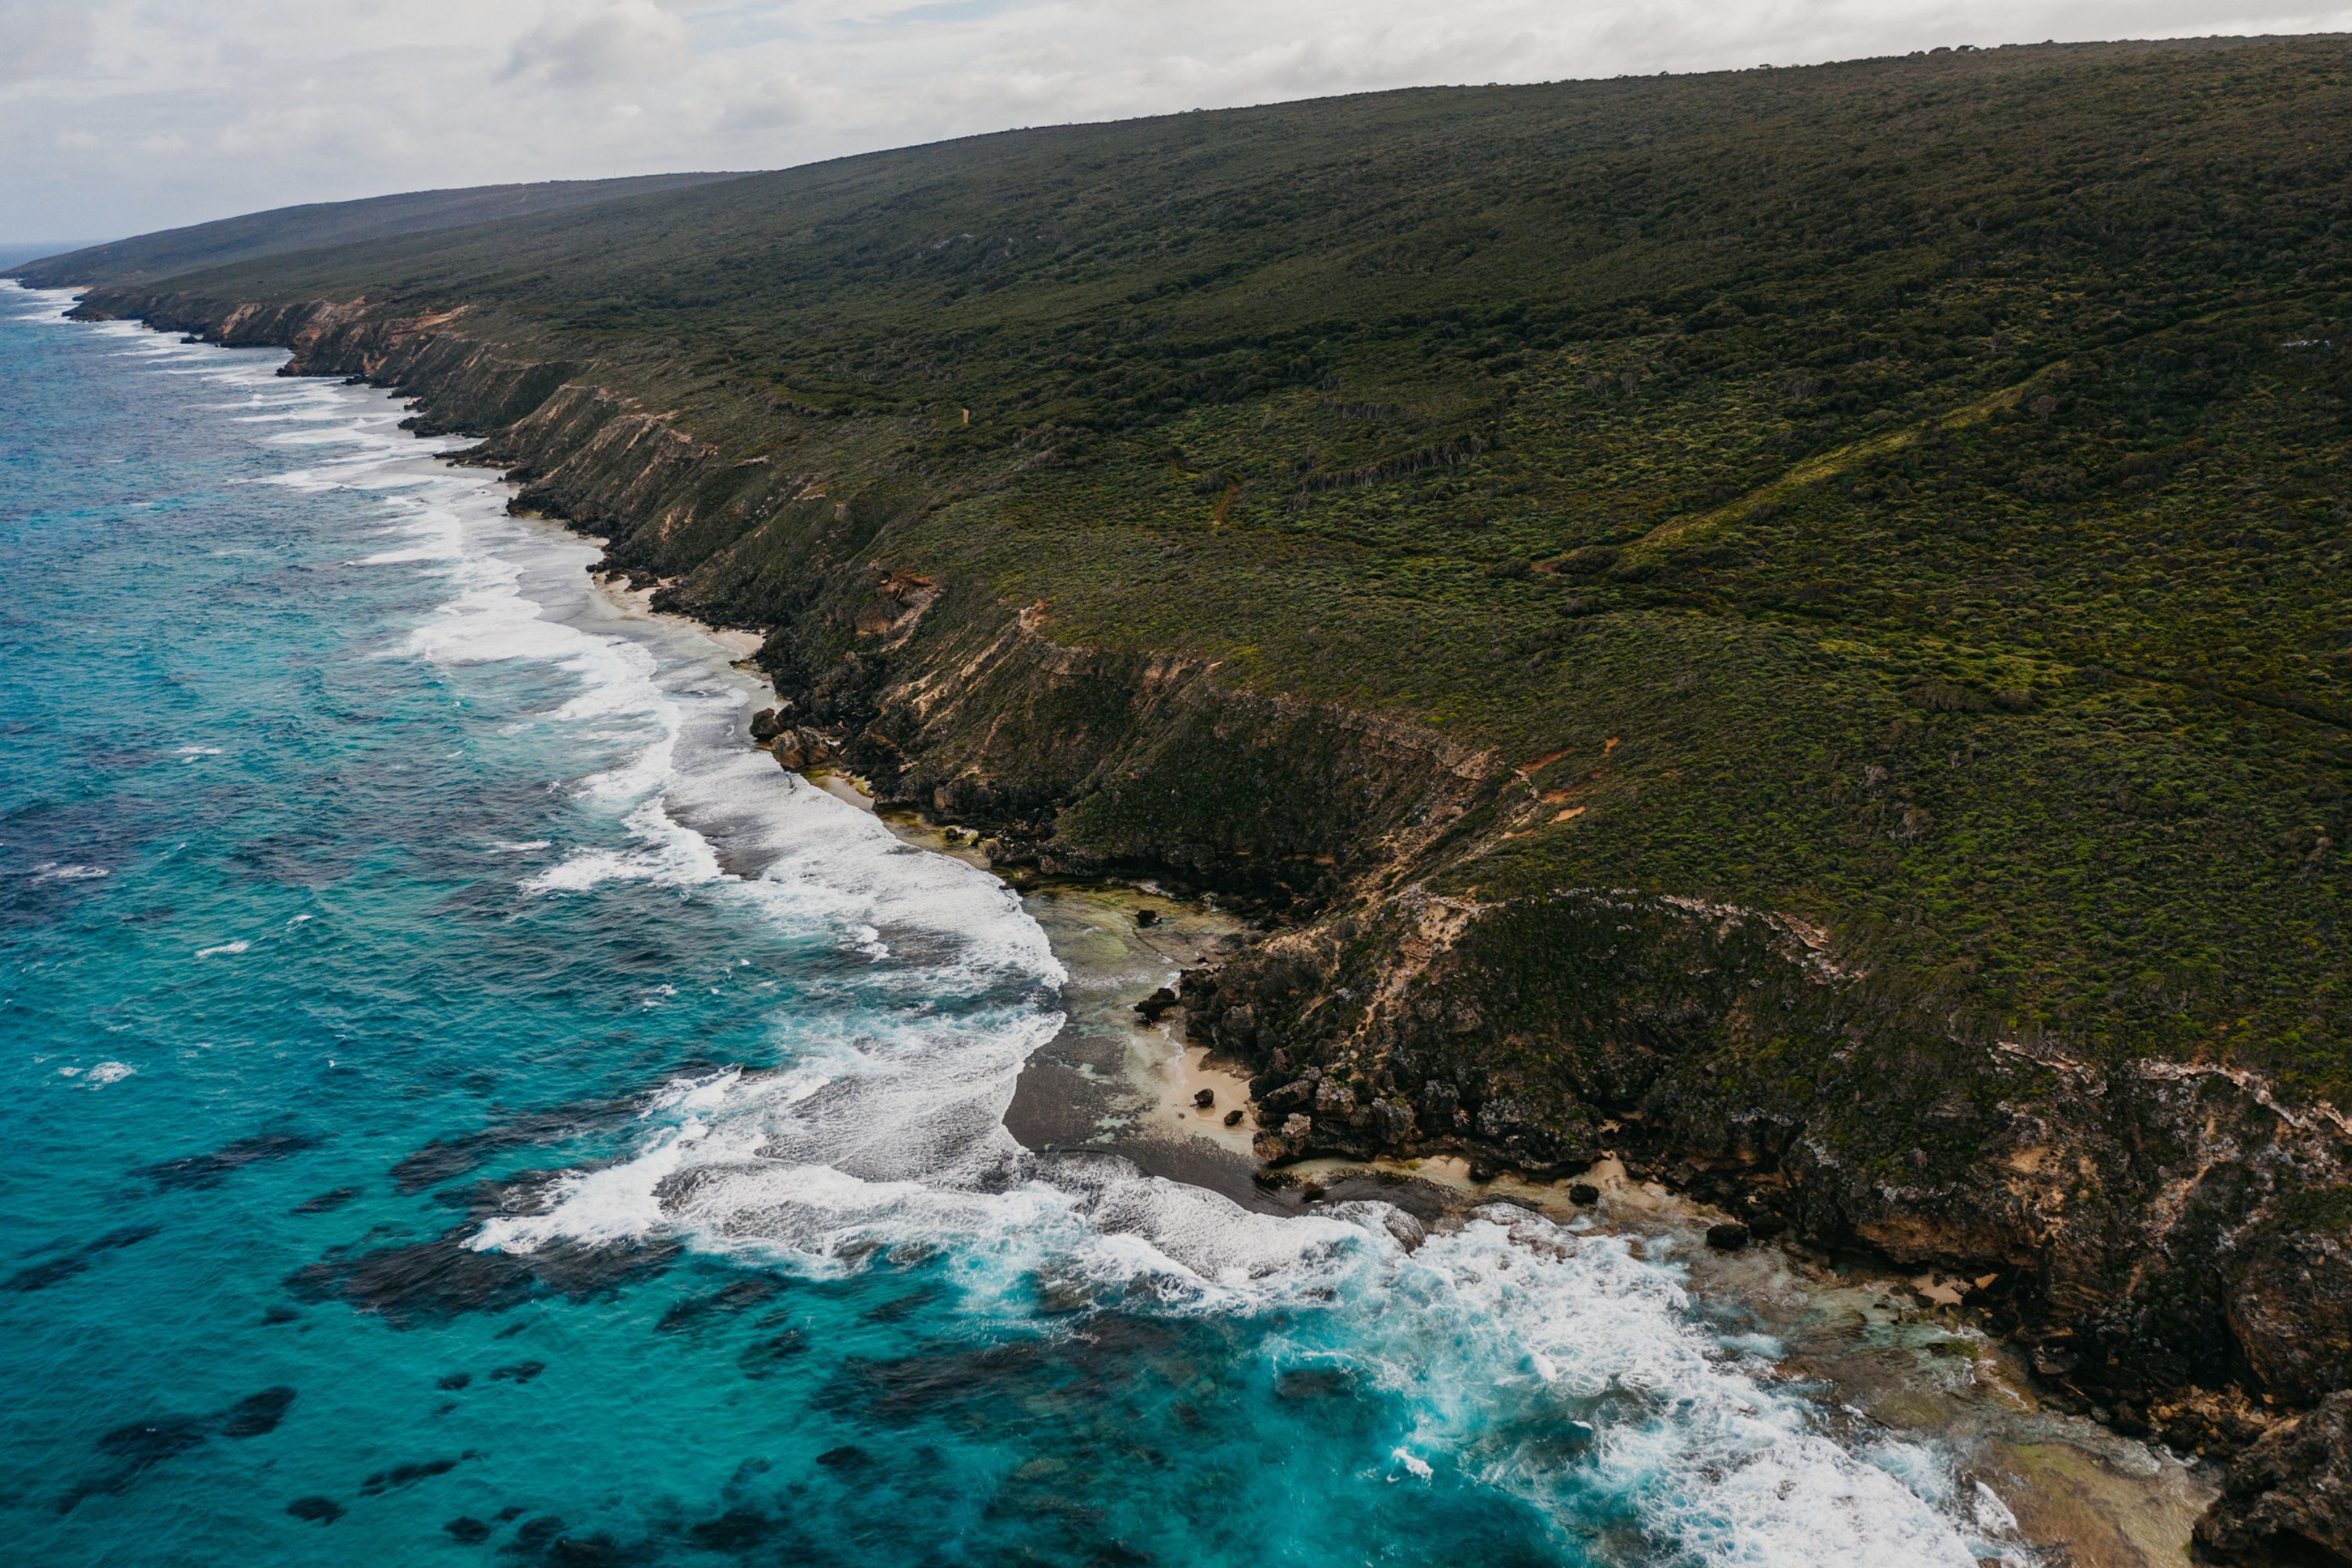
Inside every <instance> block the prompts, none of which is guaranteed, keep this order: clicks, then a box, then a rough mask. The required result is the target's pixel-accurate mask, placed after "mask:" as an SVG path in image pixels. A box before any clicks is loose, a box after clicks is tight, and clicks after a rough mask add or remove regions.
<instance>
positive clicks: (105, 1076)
mask: <svg viewBox="0 0 2352 1568" xmlns="http://www.w3.org/2000/svg"><path fill="white" fill-rule="evenodd" d="M138 1070H139V1069H138V1068H135V1067H132V1066H131V1065H130V1064H129V1063H127V1062H100V1063H99V1064H98V1065H97V1066H96V1067H94V1068H90V1069H89V1083H90V1085H91V1087H93V1088H97V1087H100V1086H102V1085H105V1084H110V1083H121V1081H122V1080H123V1079H126V1078H129V1077H131V1075H132V1074H133V1073H135V1072H137V1071H138Z"/></svg>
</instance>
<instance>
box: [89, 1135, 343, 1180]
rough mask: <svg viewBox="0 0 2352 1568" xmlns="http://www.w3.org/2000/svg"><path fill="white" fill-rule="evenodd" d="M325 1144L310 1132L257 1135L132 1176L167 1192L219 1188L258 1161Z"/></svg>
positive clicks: (139, 1169)
mask: <svg viewBox="0 0 2352 1568" xmlns="http://www.w3.org/2000/svg"><path fill="white" fill-rule="evenodd" d="M321 1142H325V1140H323V1139H320V1138H316V1137H313V1136H312V1135H310V1133H307V1132H258V1133H256V1134H254V1135H253V1136H252V1137H250V1138H239V1139H237V1140H236V1142H230V1143H224V1144H222V1145H221V1146H220V1147H219V1148H217V1149H215V1150H214V1151H213V1152H211V1153H209V1154H187V1155H183V1156H182V1157H181V1158H179V1159H177V1160H164V1161H162V1162H159V1163H156V1164H152V1165H141V1166H138V1167H136V1168H134V1169H133V1170H132V1171H131V1174H132V1175H134V1176H145V1177H146V1178H147V1179H148V1180H150V1181H152V1182H153V1183H154V1184H155V1185H156V1186H157V1188H159V1189H161V1190H163V1191H165V1192H170V1191H174V1190H181V1189H186V1188H193V1187H210V1186H216V1185H218V1184H219V1183H220V1182H221V1180H222V1178H224V1177H225V1176H226V1175H227V1174H228V1173H230V1172H231V1171H236V1170H242V1169H243V1168H244V1167H246V1166H247V1165H250V1164H253V1163H256V1162H257V1161H261V1160H283V1159H285V1158H287V1157H288V1156H289V1155H291V1154H299V1153H301V1152H304V1151H305V1150H309V1149H316V1148H317V1147H319V1145H320V1143H321Z"/></svg>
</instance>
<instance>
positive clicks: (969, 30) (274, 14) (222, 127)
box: [0, 0, 2352, 245]
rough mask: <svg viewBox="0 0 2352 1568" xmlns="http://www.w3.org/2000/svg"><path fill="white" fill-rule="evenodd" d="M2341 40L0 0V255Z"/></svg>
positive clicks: (1586, 1)
mask: <svg viewBox="0 0 2352 1568" xmlns="http://www.w3.org/2000/svg"><path fill="white" fill-rule="evenodd" d="M2347 30H2352V0H2345V3H2343V4H2337V5H2332V6H2331V5H2329V3H2328V0H2302V3H2301V4H2300V5H2298V4H2297V3H2296V0H1714V3H1701V0H931V3H929V4H914V5H891V4H888V3H887V0H0V147H5V149H6V152H5V154H0V245H5V244H9V243H11V242H14V243H17V244H22V243H25V242H37V241H59V242H62V241H68V240H74V241H89V240H98V239H105V238H113V237H121V236H122V235H127V234H134V233H142V232H145V231H147V230H150V229H155V228H163V227H169V226H175V225H179V224H186V223H195V222H200V221H203V220H204V219H206V218H213V217H225V216H231V215H233V214H236V213H242V212H251V211H256V210H258V209H261V208H266V207H274V206H284V205H291V204H293V203H297V202H309V201H332V200H342V199H346V198H350V197H354V196H362V195H381V194H383V193H386V192H392V191H404V190H418V189H424V188H428V187H434V186H446V185H469V184H492V183H498V182H503V181H509V180H543V179H564V178H584V177H593V176H597V175H605V174H653V173H657V172H661V171H666V170H677V169H764V168H780V167H782V166H784V165H787V164H792V163H807V162H809V161H811V160H814V159H819V158H827V157H834V156H837V155H839V154H842V153H858V152H866V151H870V150H873V149H876V148H881V147H896V146H905V145H908V144H910V143H914V142H930V141H937V140H939V139H940V138H942V137H950V136H960V135H967V134H971V133H972V132H984V131H997V130H1004V129H1008V128H1011V127H1015V126H1028V125H1045V124H1057V123H1064V122H1067V121H1089V120H1110V119H1123V118H1128V117H1131V116H1135V115H1143V114H1160V113H1168V112H1172V111H1175V110H1186V109H1214V108H1224V107H1229V106H1232V105H1236V104H1248V103H1266V102H1272V101H1276V100H1286V99H1298V98H1313V97H1320V96H1323V95H1326V94H1330V93H1339V92H1355V91H1361V90H1365V89H1378V88H1391V87H1408V86H1417V85H1428V84H1436V83H1463V82H1472V83H1475V82H1488V81H1514V82H1523V81H1547V80H1557V79H1562V78H1571V77H1612V76H1622V75H1628V74H1632V75H1648V74H1652V73H1655V72H1658V71H1662V70H1671V71H1691V70H1714V69H1721V68H1739V67H1747V66H1755V65H1764V64H1770V65H1802V64H1810V63H1813V62H1816V61H1821V60H1832V59H1849V58H1858V57H1864V56H1870V55H1885V54H1902V53H1907V52H1908V51H1910V50H1913V49H1918V48H1931V47H1936V46H1937V45H1957V44H1976V45H1979V46H1990V45H1994V44H2001V43H2034V42H2039V41H2041V40H2042V39H2045V38H2056V39H2062V40H2072V39H2087V38H2114V37H2190V36H2197V35H2201V34H2216V33H2227V34H2250V33H2297V32H2337V31H2347Z"/></svg>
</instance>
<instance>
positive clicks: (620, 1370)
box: [0, 289, 2022, 1568]
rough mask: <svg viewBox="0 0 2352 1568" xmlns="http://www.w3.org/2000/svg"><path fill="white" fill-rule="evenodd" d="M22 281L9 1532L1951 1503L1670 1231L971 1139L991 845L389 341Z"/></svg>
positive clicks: (880, 1528)
mask: <svg viewBox="0 0 2352 1568" xmlns="http://www.w3.org/2000/svg"><path fill="white" fill-rule="evenodd" d="M65 302H66V301H65V299H64V297H63V296H58V295H34V294H28V293H25V292H21V291H8V290H5V289H0V462H5V468H0V475H4V476H5V482H0V573H4V574H0V582H5V588H6V598H5V601H0V668H5V673H6V679H5V685H0V958H5V978H0V1042H5V1054H0V1070H5V1074H6V1079H5V1105H0V1139H5V1142H0V1149H5V1159H0V1219H5V1231H0V1249H4V1250H0V1386H4V1387H5V1390H6V1394H7V1399H6V1405H5V1415H0V1423H5V1426H0V1511H5V1520H0V1528H5V1531H6V1534H7V1536H8V1538H9V1539H10V1540H11V1541H12V1542H14V1543H15V1544H14V1546H13V1548H12V1551H11V1555H12V1556H15V1557H16V1559H17V1560H20V1561H27V1562H39V1563H223V1564H231V1563H233V1564H268V1563H341V1562H361V1563H370V1564H386V1565H392V1564H408V1563H434V1564H441V1563H465V1562H482V1563H534V1562H541V1561H544V1562H549V1563H601V1562H613V1563H673V1562H675V1563H731V1562H755V1563H809V1564H816V1563H845V1564H848V1563H856V1564H919V1563H920V1564H929V1563H1072V1564H1076V1563H1234V1564H1244V1563H1246V1564H1269V1563H1298V1564H1343V1563H1344V1564H1354V1563H1395V1564H1419V1563H1441V1562H1443V1563H1474V1562H1475V1563H1489V1564H1503V1563H1570V1564H1573V1563H1673V1564H1683V1563H1759V1564H1761V1563H1788V1564H1800V1563H1801V1564H1807V1565H1811V1564H1823V1563H1850V1564H1856V1565H1863V1564H1871V1565H1876V1564H1895V1563H1901V1564H1912V1563H1950V1564H1954V1565H1957V1568H1966V1565H1967V1564H1969V1563H1970V1562H1971V1552H1972V1550H1974V1551H1990V1550H1992V1549H1993V1548H1992V1547H1991V1546H1990V1545H1989V1544H1988V1543H1987V1542H1983V1541H1980V1540H1972V1539H1971V1538H1970V1537H1969V1530H1971V1529H1972V1528H1973V1526H1972V1525H1970V1524H1969V1523H1968V1522H1967V1521H1965V1520H1964V1519H1963V1517H1962V1515H1961V1513H1960V1511H1959V1510H1961V1509H1962V1508H1964V1507H1965V1506H1966V1504H1965V1500H1964V1499H1962V1500H1955V1499H1960V1498H1961V1494H1962V1493H1964V1492H1965V1488H1962V1487H1960V1486H1958V1484H1957V1483H1956V1482H1955V1481H1954V1480H1953V1479H1952V1475H1951V1472H1950V1469H1949V1467H1948V1465H1946V1464H1945V1463H1944V1462H1943V1461H1942V1460H1941V1459H1939V1458H1938V1457H1937V1455H1936V1454H1935V1453H1933V1452H1932V1451H1929V1450H1928V1449H1927V1448H1924V1447H1918V1446H1916V1445H1914V1444H1906V1443H1902V1442H1896V1441H1894V1440H1892V1439H1888V1438H1884V1437H1881V1438H1879V1439H1876V1440H1873V1439H1870V1438H1869V1437H1867V1436H1856V1435H1854V1433H1853V1432H1851V1431H1849V1430H1847V1429H1846V1428H1844V1427H1842V1426H1839V1425H1838V1424H1837V1423H1838V1419H1839V1418H1838V1417H1837V1416H1836V1415H1835V1413H1834V1411H1833V1410H1831V1409H1829V1408H1828V1407H1826V1406H1823V1405H1821V1404H1819V1403H1818V1402H1816V1401H1814V1400H1813V1399H1811V1398H1810V1397H1809V1396H1807V1395H1806V1394H1803V1393H1802V1392H1801V1391H1799V1390H1796V1389H1793V1388H1790V1387H1788V1386H1786V1385H1784V1384H1780V1383H1779V1382H1778V1381H1776V1380H1775V1378H1774V1377H1773V1375H1772V1373H1771V1368H1770V1365H1769V1357H1770V1355H1771V1354H1772V1352H1773V1347H1772V1346H1771V1345H1770V1344H1769V1342H1755V1341H1740V1340H1737V1339H1730V1338H1727V1337H1725V1336H1724V1335H1723V1334H1721V1333H1718V1332H1717V1331H1712V1330H1710V1329H1709V1328H1708V1327H1707V1326H1706V1322H1705V1321H1703V1320H1702V1319H1701V1318H1700V1317H1699V1316H1698V1315H1697V1314H1696V1312H1695V1311H1694V1310H1693V1309H1692V1307H1691V1304H1690V1302H1689V1301H1688V1300H1687V1299H1686V1297H1685V1292H1684V1289H1683V1287H1682V1284H1681V1277H1680V1274H1679V1272H1678V1270H1677V1268H1676V1267H1675V1265H1674V1263H1673V1262H1672V1260H1671V1258H1663V1257H1661V1256H1659V1255H1658V1254H1657V1252H1656V1250H1655V1249H1653V1250H1652V1253H1651V1256H1649V1257H1648V1258H1643V1257H1641V1256H1637V1250H1636V1249H1635V1248H1633V1247H1630V1246H1629V1245H1628V1244H1627V1243H1626V1242H1625V1241H1623V1240H1622V1239H1620V1238H1615V1237H1603V1236H1601V1235H1598V1234H1585V1233H1582V1232H1580V1231H1579V1230H1577V1229H1573V1228H1562V1227H1560V1226H1555V1225H1553V1224H1551V1223H1549V1222H1548V1221H1545V1220H1542V1219H1539V1218H1538V1217H1536V1216H1534V1215H1528V1214H1526V1213H1524V1212H1523V1211H1509V1210H1496V1211H1492V1212H1490V1213H1487V1214H1486V1215H1482V1216H1478V1217H1474V1218H1472V1219H1470V1220H1468V1221H1467V1222H1466V1223H1463V1224H1460V1225H1451V1226H1445V1227H1444V1228H1442V1229H1441V1230H1440V1231H1439V1232H1438V1233H1437V1234H1433V1235H1426V1236H1424V1235H1423V1234H1422V1229H1421V1227H1420V1226H1417V1225H1416V1224H1415V1223H1414V1222H1412V1220H1410V1219H1409V1218H1407V1217H1406V1216H1404V1215H1401V1214H1398V1213H1396V1212H1395V1211H1392V1210H1389V1209H1387V1208H1385V1207H1384V1205H1372V1204H1362V1205H1345V1206H1342V1207H1340V1208H1339V1209H1337V1210H1336V1211H1334V1212H1331V1213H1328V1214H1325V1215H1315V1216H1300V1217H1293V1218H1282V1217H1270V1216H1265V1215H1254V1214H1247V1213H1244V1212H1243V1211H1242V1210H1240V1209H1238V1208H1236V1207H1235V1206H1234V1205H1232V1204H1230V1203H1228V1202H1227V1201H1226V1200H1224V1199H1223V1198H1222V1197H1218V1196H1215V1195H1213V1194H1208V1193H1204V1192H1201V1191H1197V1190H1195V1189H1191V1188H1186V1187H1181V1186H1177V1185H1173V1184H1169V1183H1167V1182H1164V1181H1158V1180H1152V1179H1147V1178H1144V1177H1142V1176H1140V1175H1139V1174H1138V1173H1136V1172H1134V1171H1133V1170H1132V1169H1130V1168H1129V1167H1127V1166H1126V1165H1124V1164H1123V1163H1118V1162H1116V1161H1108V1160H1103V1161H1085V1160H1071V1159H1060V1160H1045V1159H1040V1158H1038V1157H1033V1156H1030V1155H1028V1154H1026V1153H1024V1152H1022V1151H1021V1150H1020V1149H1019V1148H1018V1147H1017V1146H1016V1145H1015V1144H1014V1143H1013V1142H1012V1140H1011V1139H1010V1138H1009V1136H1007V1135H1006V1134H1005V1133H1004V1131H1003V1127H1002V1124H1001V1121H1000V1116H1001V1113H1002V1111H1003V1107H1004V1105H1005V1104H1006V1103H1007V1101H1008V1100H1009V1097H1010V1095H1011V1092H1012V1087H1013V1079H1014V1078H1015V1077H1016V1076H1017V1073H1018V1070H1019V1067H1020V1063H1021V1061H1022V1059H1023V1058H1024V1055H1025V1054H1026V1053H1027V1052H1028V1051H1029V1050H1031V1049H1032V1048H1033V1047H1034V1046H1036V1045H1037V1044H1039V1043H1040V1042H1042V1041H1043V1040H1045V1038H1047V1037H1050V1036H1051V1034H1052V1032H1053V1030H1054V1029H1055V1026H1056V1024H1057V1021H1058V1019H1057V1014H1056V1012H1055V1006H1056V994H1057V993H1056V983H1057V981H1058V980H1059V978H1060V972H1059V970H1058V968H1057V966H1056V964H1055V961H1054V959H1053V957H1052V955H1051V953H1050V952H1049V951H1048V949H1047V946H1046V943H1045V938H1044V935H1043V933H1042V932H1041V931H1039V929H1038V928H1037V927H1036V926H1035V925H1034V923H1033V922H1032V921H1030V920H1029V919H1028V917H1027V916H1026V915H1025V914H1024V913H1023V912H1022V910H1021V909H1020V906H1019V905H1018V903H1017V902H1016V901H1015V900H1013V897H1012V896H1011V895H1010V894H1009V893H1007V892H1006V891H1005V890H1003V889H1002V888H1000V887H999V886H998V885H997V884H996V883H995V882H994V881H993V879H990V878H989V877H987V876H986V875H985V874H983V873H982V872H980V871H977V870H974V869H972V868H969V867H966V866H963V865H961V864H959V863H957V862H955V861H952V860H949V859H946V858H940V857H937V856H932V855H929V854H925V853H922V852H920V851H918V850H915V849H912V848H908V847H905V846H902V845H899V844H898V843H897V842H896V841H895V840H893V839H892V838H891V837H889V836H888V835H887V832H886V831H885V830H884V829H883V828H882V827H880V826H878V825H877V824H876V823H875V822H874V821H873V819H872V818H870V817H869V816H865V815H864V814H861V813H859V812H858V811H856V809H854V808H853V807H851V806H848V805H844V804H842V803H840V802H838V801H835V800H833V799H832V798H830V797H829V796H827V795H824V794H823V793H822V792H820V791H818V790H816V789H814V788H813V787H811V786H809V785H807V784H804V783H803V782H801V781H799V780H798V779H796V778H793V777H792V776H790V775H787V774H785V773H782V771H781V770H779V769H777V768H776V767H775V765H774V764H773V763H772V762H771V761H769V760H768V759H766V758H765V757H763V756H761V755H760V754H758V753H756V752H751V750H750V749H749V747H748V745H746V744H745V742H744V741H743V740H742V738H741V733H740V731H741V725H742V721H743V718H744V715H745V714H746V712H747V711H748V706H749V704H750V702H751V700H752V698H753V697H754V696H755V695H756V690H757V689H756V688H755V687H754V686H753V685H752V684H751V682H750V681H748V680H747V679H745V678H743V677H741V676H740V675H737V674H735V673H734V672H732V671H731V670H730V668H728V665H727V658H728V654H727V652H726V650H724V649H721V648H720V647H718V646H717V645H716V644H714V643H712V642H710V641H709V640H707V639H705V638H704V637H700V636H699V635H698V634H695V633H693V632H691V631H689V630H687V629H684V628H680V627H676V626H666V625H660V624H656V623H653V622H650V621H646V620H645V619H642V618H633V617H631V616H626V615H625V614H624V613H623V612H622V611H621V610H620V609H619V608H617V607H616V606H614V605H611V604H609V603H607V602H606V601H605V600H604V599H603V598H601V597H600V596H598V595H595V594H594V593H593V592H592V591H591V589H590V587H589V584H588V582H587V578H586V576H585V572H584V568H585V566H586V565H587V564H588V563H590V562H591V561H592V560H593V555H594V552H593V549H592V548H591V547H589V546H587V545H585V544H583V543H582V542H578V541H576V540H572V539H568V538H566V537H565V536H563V535H562V534H561V533H560V532H558V531H554V530H553V529H552V528H551V527H550V526H549V525H545V524H541V523H538V522H534V521H527V520H516V519H511V518H509V517H507V516H506V515H505V514H504V510H503V506H504V500H505V496H506V491H505V490H504V489H503V488H502V487H501V486H500V485H499V483H498V481H496V480H495V479H493V478H491V477H490V476H488V475H485V474H483V473H481V472H479V471H478V470H469V469H460V468H448V467H446V466H445V465H441V464H438V463H436V462H435V461H434V460H433V459H432V458H431V456H430V454H431V453H432V452H433V451H435V450H436V449H437V448H436V447H435V446H434V445H433V444H431V443H425V442H420V441H416V440H414V439H412V438H411V437H407V436H405V435H404V434H402V433H401V432H400V431H399V430H398V429H397V421H398V419H399V418H400V416H401V409H400V408H399V406H398V405H395V404H394V403H393V402H392V401H391V400H389V399H388V398H386V397H385V396H383V395H381V394H378V393H374V392H370V391H365V390H362V389H355V388H348V387H342V386H339V385H333V384H326V383H322V382H313V381H289V380H286V379H283V378H279V377H277V376H276V375H275V374H274V371H275V369H276V366H277V365H278V363H279V362H280V360H281V358H282V356H281V355H278V354H276V353H264V352H244V351H237V352H230V351H223V350H217V349H211V348H205V347H202V346H195V345H182V344H178V343H176V342H173V341H172V340H169V339H167V338H163V337H161V336H158V335H155V334H152V333H147V332H144V331H140V330H138V329H135V328H132V327H130V326H122V325H108V326H91V325H84V324H74V323H67V322H64V321H61V320H59V319H58V316H59V312H60V310H61V308H62V306H63V305H64V303H65ZM2019 1560H2020V1561H2022V1559H2019Z"/></svg>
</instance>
